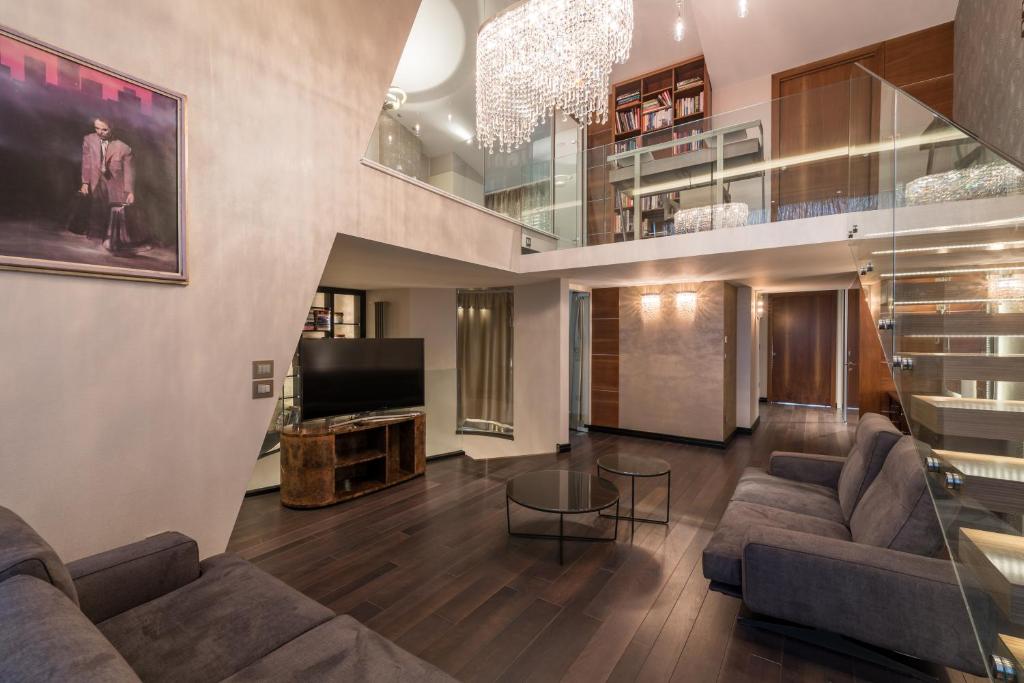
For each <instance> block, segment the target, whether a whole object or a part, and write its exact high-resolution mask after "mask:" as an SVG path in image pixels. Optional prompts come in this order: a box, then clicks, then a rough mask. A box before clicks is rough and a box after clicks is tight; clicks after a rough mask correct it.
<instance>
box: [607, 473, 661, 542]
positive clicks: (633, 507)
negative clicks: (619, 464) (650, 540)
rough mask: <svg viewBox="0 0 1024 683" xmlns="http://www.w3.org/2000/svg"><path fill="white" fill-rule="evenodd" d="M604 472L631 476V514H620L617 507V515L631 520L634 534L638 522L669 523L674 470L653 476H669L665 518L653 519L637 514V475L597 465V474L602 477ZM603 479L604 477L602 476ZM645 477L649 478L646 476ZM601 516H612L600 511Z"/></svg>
mask: <svg viewBox="0 0 1024 683" xmlns="http://www.w3.org/2000/svg"><path fill="white" fill-rule="evenodd" d="M603 472H610V473H611V474H615V475H617V476H620V477H629V487H630V500H629V514H628V515H622V516H619V511H618V509H616V511H615V515H616V517H617V518H618V519H623V520H629V532H630V534H631V535H632V534H633V533H634V532H635V531H636V522H647V523H648V524H668V523H669V520H670V519H671V517H672V471H671V470H668V471H667V472H665V473H664V474H659V475H653V476H659V477H660V476H665V477H668V489H667V491H666V493H665V519H651V518H648V517H637V516H636V475H632V474H624V473H620V472H616V471H614V470H608V469H606V468H604V467H602V466H601V465H600V464H599V465H598V466H597V476H598V477H601V474H602V473H603ZM601 478H602V479H603V478H604V477H601ZM645 478H649V477H647V476H645ZM598 514H599V515H600V516H601V517H606V518H607V517H611V515H607V514H605V513H603V512H600V513H598Z"/></svg>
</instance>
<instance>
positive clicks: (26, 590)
mask: <svg viewBox="0 0 1024 683" xmlns="http://www.w3.org/2000/svg"><path fill="white" fill-rule="evenodd" d="M138 680H139V678H138V676H136V675H135V672H134V671H132V668H131V667H130V666H128V662H126V661H124V658H123V657H121V655H120V654H118V652H117V650H115V649H114V647H113V646H112V645H111V644H110V643H109V642H107V640H106V638H104V637H103V635H102V634H101V633H100V632H99V631H98V630H97V629H96V626H95V625H93V623H92V622H91V621H89V619H88V617H86V616H85V615H84V614H83V613H82V610H80V609H78V606H77V605H75V604H74V603H73V602H71V601H70V600H68V597H67V596H66V595H64V593H62V592H61V591H60V590H59V589H57V588H56V587H54V586H53V585H52V584H50V583H49V582H48V581H45V580H43V581H41V580H39V579H37V578H34V577H32V576H15V577H13V578H10V579H8V580H7V581H3V582H0V681H105V682H107V683H115V682H120V681H138Z"/></svg>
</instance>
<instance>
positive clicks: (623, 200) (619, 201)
mask: <svg viewBox="0 0 1024 683" xmlns="http://www.w3.org/2000/svg"><path fill="white" fill-rule="evenodd" d="M632 208H633V195H631V194H626V193H625V192H616V193H615V210H616V211H618V210H620V209H632Z"/></svg>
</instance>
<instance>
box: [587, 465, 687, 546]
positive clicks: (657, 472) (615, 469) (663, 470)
mask: <svg viewBox="0 0 1024 683" xmlns="http://www.w3.org/2000/svg"><path fill="white" fill-rule="evenodd" d="M601 472H610V473H612V474H618V475H620V476H623V477H629V488H630V498H629V515H624V516H622V517H618V510H616V512H615V514H616V517H617V519H626V520H629V528H630V533H632V532H633V529H634V528H635V527H636V523H637V522H647V523H649V524H668V517H669V511H670V509H669V506H670V505H671V502H672V466H671V465H669V464H668V463H667V462H665V461H664V460H662V459H661V458H649V457H647V456H641V455H628V454H625V453H613V454H610V455H602V456H601V457H600V458H598V459H597V476H599V477H600V476H601ZM637 477H667V478H668V492H667V493H666V494H665V519H650V518H647V517H637V516H636V478H637ZM605 516H606V517H608V516H610V515H605Z"/></svg>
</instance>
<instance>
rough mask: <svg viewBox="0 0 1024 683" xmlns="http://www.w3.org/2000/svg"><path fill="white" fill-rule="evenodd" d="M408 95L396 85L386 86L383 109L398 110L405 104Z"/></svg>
mask: <svg viewBox="0 0 1024 683" xmlns="http://www.w3.org/2000/svg"><path fill="white" fill-rule="evenodd" d="M407 99H408V95H406V94H405V91H404V90H402V89H401V88H399V87H397V86H394V85H393V86H391V87H390V88H388V94H387V95H385V96H384V111H398V110H399V109H401V108H402V105H403V104H405V101H406V100H407Z"/></svg>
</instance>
